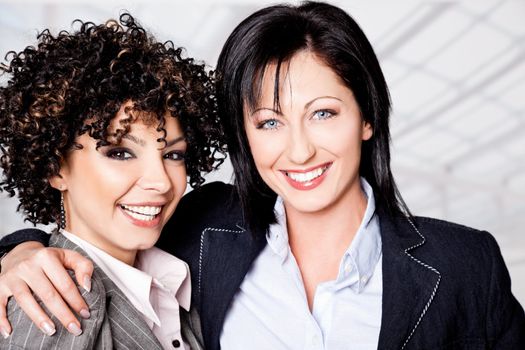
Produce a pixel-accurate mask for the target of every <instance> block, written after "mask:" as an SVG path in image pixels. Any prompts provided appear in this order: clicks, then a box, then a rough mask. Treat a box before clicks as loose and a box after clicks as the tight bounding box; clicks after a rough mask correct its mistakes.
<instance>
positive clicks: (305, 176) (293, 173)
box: [281, 162, 332, 190]
mask: <svg viewBox="0 0 525 350" xmlns="http://www.w3.org/2000/svg"><path fill="white" fill-rule="evenodd" d="M331 165H332V163H331V162H330V163H325V164H322V165H320V166H316V167H313V168H309V169H304V170H282V171H281V172H282V173H283V174H284V175H285V177H286V180H287V181H288V182H289V183H290V184H291V185H292V186H293V187H295V188H297V189H300V190H309V189H312V188H315V187H317V186H318V185H319V184H320V183H321V182H322V181H323V180H324V178H325V174H326V172H327V171H328V169H330V166H331Z"/></svg>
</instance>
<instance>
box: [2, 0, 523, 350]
mask: <svg viewBox="0 0 525 350" xmlns="http://www.w3.org/2000/svg"><path fill="white" fill-rule="evenodd" d="M217 72H218V74H219V76H218V87H217V96H218V103H219V113H220V116H221V118H222V122H223V125H224V130H225V134H226V137H227V142H228V151H229V153H230V156H231V159H232V163H233V168H234V171H235V186H229V185H225V184H221V183H212V184H208V185H205V186H203V187H202V188H200V189H198V190H195V191H193V192H192V193H191V194H189V195H187V196H186V197H185V198H184V199H183V200H182V202H181V203H180V205H179V206H178V207H177V211H176V213H175V215H174V217H173V218H172V220H171V221H170V222H169V223H168V226H167V228H166V230H174V228H175V227H177V232H178V234H177V235H169V234H165V235H163V236H162V238H161V241H160V247H162V248H163V249H165V250H168V251H170V252H172V253H174V254H176V255H177V256H179V257H183V259H185V260H186V261H187V262H188V264H189V265H190V269H191V275H192V282H193V284H194V288H193V295H192V296H193V303H194V305H195V307H196V308H197V309H198V310H199V313H200V316H201V322H202V328H203V336H204V343H205V345H206V347H207V348H208V349H219V348H223V349H351V348H356V349H376V348H379V349H449V348H454V349H473V348H480V349H520V348H524V347H525V332H524V331H523V330H524V329H525V316H524V313H523V309H522V308H521V306H520V305H519V303H518V302H517V300H516V299H515V298H514V296H513V295H512V293H511V290H510V279H509V275H508V272H507V269H506V267H505V264H504V262H503V259H502V257H501V253H500V251H499V248H498V246H497V244H496V242H495V240H494V238H493V237H492V236H491V235H490V234H489V233H487V232H483V231H477V230H474V229H471V228H467V227H464V226H460V225H457V224H453V223H448V222H444V221H439V220H435V219H430V218H421V217H414V216H412V215H411V214H410V212H409V210H408V209H407V207H406V205H405V204H404V202H403V200H402V198H401V196H400V195H399V192H398V191H397V187H396V185H395V182H394V180H393V177H392V174H391V171H390V153H389V152H390V151H389V141H390V140H389V137H390V136H389V126H388V118H389V114H390V100H389V94H388V89H387V86H386V83H385V79H384V77H383V74H382V72H381V68H380V66H379V64H378V61H377V58H376V56H375V54H374V51H373V49H372V47H371V45H370V43H369V42H368V40H367V38H366V36H365V35H364V33H363V32H362V31H361V29H360V28H359V26H358V25H357V24H356V23H355V21H354V20H353V19H352V18H351V17H350V16H349V15H348V14H346V13H345V12H344V11H342V10H341V9H339V8H337V7H334V6H331V5H328V4H324V3H317V2H307V3H304V4H302V5H300V6H292V5H277V6H271V7H267V8H264V9H262V10H259V11H257V12H255V13H254V14H252V15H251V16H249V17H248V18H246V19H245V20H244V21H243V22H241V23H240V24H239V25H238V26H237V27H236V28H235V30H234V31H233V33H232V34H231V35H230V37H229V38H228V40H227V41H226V43H225V45H224V48H223V50H222V52H221V55H220V57H219V62H218V65H217ZM17 237H18V238H17ZM29 238H33V239H39V240H40V241H42V242H43V243H45V239H43V237H42V236H41V235H39V234H38V233H37V232H35V231H31V232H27V231H26V232H25V233H18V234H15V235H13V236H10V237H9V238H7V239H9V240H10V242H11V243H16V242H19V241H23V240H28V239H29ZM29 244H31V245H32V246H27V247H24V246H20V247H17V253H15V252H13V253H12V254H9V255H8V256H7V257H6V260H5V264H4V265H3V266H4V267H5V269H6V270H9V271H6V272H5V273H4V275H3V276H1V277H0V281H1V282H5V283H8V284H9V285H10V286H12V287H11V289H13V288H15V286H19V285H22V286H25V283H26V281H30V280H31V278H28V276H27V274H24V273H23V270H22V269H21V268H20V267H19V266H20V264H17V263H16V262H17V261H22V262H23V263H24V264H26V266H27V265H30V266H35V265H36V264H35V260H34V259H31V257H29V255H30V254H32V253H34V252H35V251H41V250H42V249H43V248H41V245H40V244H39V243H27V245H29ZM4 245H7V244H4ZM55 260H59V259H55ZM43 265H45V266H44V269H45V271H46V272H47V271H49V274H52V275H54V272H55V270H61V269H62V267H61V266H57V263H56V262H49V263H47V262H46V263H45V264H43ZM66 266H69V264H66ZM55 285H56V288H57V290H58V293H57V294H61V295H70V292H69V291H65V290H62V289H60V283H55ZM51 292H52V291H51ZM35 293H36V294H37V295H39V294H40V293H50V291H49V290H45V289H42V290H35ZM20 294H21V295H22V296H23V293H20ZM68 298H69V299H73V298H72V297H68ZM56 299H57V300H58V299H59V297H57V298H56ZM70 304H71V307H72V308H73V309H74V310H77V309H78V308H79V304H78V303H70ZM77 304H78V305H77ZM21 306H22V305H21ZM27 310H28V312H33V313H35V314H38V315H41V316H40V317H42V318H44V317H47V316H45V314H44V313H43V312H42V311H41V310H34V309H31V308H29V307H28V308H27ZM67 317H72V316H69V315H68V316H67ZM67 317H65V319H66V320H67ZM61 321H62V320H61ZM62 322H64V321H62Z"/></svg>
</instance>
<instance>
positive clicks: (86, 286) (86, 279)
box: [83, 276, 91, 292]
mask: <svg viewBox="0 0 525 350" xmlns="http://www.w3.org/2000/svg"><path fill="white" fill-rule="evenodd" d="M83 287H84V289H85V290H86V291H88V292H91V278H89V276H84V285H83Z"/></svg>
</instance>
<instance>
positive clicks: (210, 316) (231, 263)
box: [194, 225, 266, 350]
mask: <svg viewBox="0 0 525 350" xmlns="http://www.w3.org/2000/svg"><path fill="white" fill-rule="evenodd" d="M265 245H266V238H265V235H264V232H257V233H256V234H255V235H254V234H252V232H249V231H247V230H245V229H244V228H243V227H241V226H239V225H237V226H235V227H208V228H206V229H205V230H204V231H202V233H201V246H200V257H199V270H198V277H197V285H196V286H194V288H197V295H198V300H200V308H199V311H200V312H201V323H202V327H203V329H206V330H208V331H207V332H204V343H205V345H206V348H207V349H210V350H213V349H218V348H219V338H220V334H221V330H222V325H223V323H224V318H225V316H226V311H227V310H228V308H229V306H230V304H231V302H232V299H233V297H234V295H235V293H236V292H237V290H238V289H239V287H240V285H241V283H242V281H243V279H244V277H245V275H246V273H248V270H249V269H250V266H251V265H252V263H253V261H254V260H255V258H256V257H257V256H258V255H259V253H260V252H261V250H262V249H263V248H264V246H265Z"/></svg>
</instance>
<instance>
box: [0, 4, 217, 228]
mask: <svg viewBox="0 0 525 350" xmlns="http://www.w3.org/2000/svg"><path fill="white" fill-rule="evenodd" d="M77 25H78V26H79V28H78V29H77V30H76V31H74V32H73V33H69V32H67V31H61V32H60V33H58V35H56V36H53V35H52V34H51V33H50V31H49V30H48V29H46V30H44V31H43V32H41V33H40V34H39V35H38V37H37V40H38V45H37V46H36V47H34V46H28V47H26V48H25V49H24V50H23V51H21V52H18V53H17V52H14V51H11V52H9V53H8V54H7V55H6V56H5V59H6V60H7V61H8V63H7V64H2V65H1V66H0V73H2V74H9V75H10V78H9V79H8V81H7V85H6V86H3V87H1V88H0V152H1V153H3V155H2V156H1V158H0V165H1V166H2V168H3V170H4V179H3V180H2V181H1V182H0V191H2V190H4V191H6V192H7V193H8V194H9V195H10V196H14V195H15V193H16V192H18V196H19V199H20V205H19V207H18V210H22V211H23V213H24V215H25V216H26V219H27V220H29V221H31V222H33V223H42V224H48V223H50V222H58V221H57V218H58V217H59V201H60V193H59V191H57V190H55V189H53V188H52V187H51V186H50V184H49V182H48V179H50V178H51V177H52V176H55V175H58V174H59V170H60V164H61V161H62V160H63V159H64V157H65V155H66V153H67V152H68V151H70V150H72V149H74V148H75V147H78V146H79V145H77V144H76V143H75V139H76V138H77V137H78V136H79V135H82V134H84V133H88V134H89V135H90V136H91V137H93V138H94V139H95V140H97V146H98V147H100V146H104V145H107V144H109V143H113V144H114V143H119V142H120V140H121V139H122V136H124V135H125V134H126V133H127V132H128V131H129V128H130V124H131V123H132V122H133V121H134V120H135V119H136V118H134V117H133V115H134V114H135V113H131V112H132V111H137V112H139V113H136V115H144V114H147V115H153V116H154V118H156V123H157V130H158V131H160V132H162V133H164V135H165V133H166V131H165V129H164V128H163V126H164V123H165V120H164V116H165V115H171V116H172V117H176V118H178V120H179V122H180V125H181V127H182V129H183V131H184V134H185V138H186V141H187V143H188V149H187V152H186V156H185V162H186V169H187V174H188V177H189V183H190V185H191V186H192V187H196V186H199V185H200V184H202V183H203V182H204V179H203V177H202V173H203V172H209V171H211V170H213V169H215V168H216V167H217V166H219V165H220V163H222V161H223V160H224V158H225V156H226V146H225V143H224V142H223V133H222V128H221V126H220V123H219V119H218V117H217V108H216V99H215V91H214V89H215V84H214V76H213V72H212V71H209V72H208V71H206V68H205V65H204V64H200V63H196V62H195V61H194V59H192V58H183V57H182V49H181V48H176V47H174V45H173V43H172V42H170V41H168V42H165V43H160V42H157V41H156V39H155V38H153V37H152V36H151V35H150V34H148V32H147V31H146V30H145V29H144V28H142V27H141V26H140V25H139V24H138V23H137V22H136V21H135V19H134V18H133V17H132V16H131V15H130V14H129V13H124V14H122V15H121V16H120V18H119V21H115V20H110V21H108V22H106V23H105V24H100V25H96V24H94V23H92V22H83V21H81V20H75V21H74V22H73V26H77ZM128 101H131V102H132V107H131V108H129V109H128V110H127V113H129V116H130V117H129V118H126V119H125V120H123V121H121V122H120V126H119V128H118V130H117V131H116V133H113V134H111V135H109V131H108V126H109V124H110V122H111V120H112V119H113V118H114V117H115V115H116V113H117V112H118V111H119V109H120V108H121V106H122V105H123V104H124V103H126V102H128ZM141 112H146V113H141ZM154 122H155V120H154ZM158 141H159V142H162V141H164V139H163V138H160V139H159V140H158Z"/></svg>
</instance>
